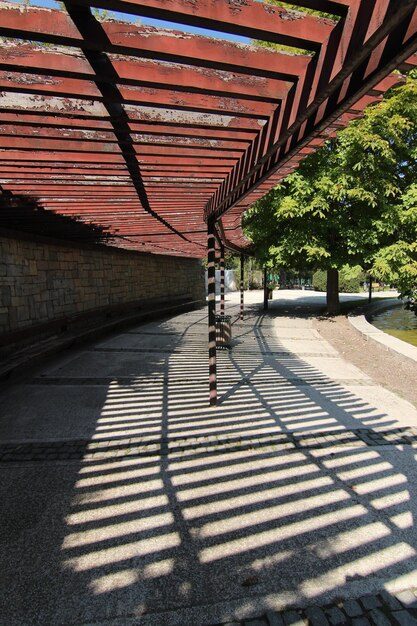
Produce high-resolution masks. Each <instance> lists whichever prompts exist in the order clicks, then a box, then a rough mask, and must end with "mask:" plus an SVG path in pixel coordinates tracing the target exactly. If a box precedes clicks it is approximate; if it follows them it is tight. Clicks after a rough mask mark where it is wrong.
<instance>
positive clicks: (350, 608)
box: [343, 600, 363, 617]
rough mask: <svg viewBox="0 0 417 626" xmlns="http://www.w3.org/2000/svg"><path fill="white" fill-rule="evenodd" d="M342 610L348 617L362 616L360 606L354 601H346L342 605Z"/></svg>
mask: <svg viewBox="0 0 417 626" xmlns="http://www.w3.org/2000/svg"><path fill="white" fill-rule="evenodd" d="M343 610H344V611H345V613H346V614H347V615H349V617H358V615H362V613H363V609H362V607H361V605H360V604H359V602H356V600H346V602H344V603H343Z"/></svg>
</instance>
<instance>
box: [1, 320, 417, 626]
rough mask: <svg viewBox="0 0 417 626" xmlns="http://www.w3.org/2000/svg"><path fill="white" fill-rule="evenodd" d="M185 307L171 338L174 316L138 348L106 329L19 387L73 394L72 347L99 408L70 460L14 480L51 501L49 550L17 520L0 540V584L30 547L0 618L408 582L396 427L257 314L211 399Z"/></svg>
mask: <svg viewBox="0 0 417 626" xmlns="http://www.w3.org/2000/svg"><path fill="white" fill-rule="evenodd" d="M189 319H190V320H194V322H193V323H192V324H190V326H189V329H190V334H189V335H187V332H185V333H184V332H179V334H178V335H176V334H175V326H176V322H175V319H174V320H171V321H169V320H168V321H163V322H160V323H154V324H152V325H147V326H145V327H142V329H138V330H137V331H132V332H131V333H128V334H127V335H129V339H130V340H131V341H132V338H133V340H135V339H139V340H141V341H147V342H148V344H147V345H146V346H142V348H140V347H138V348H136V352H123V342H124V340H125V338H126V337H127V335H121V336H120V337H119V338H117V337H113V338H112V339H110V340H108V341H107V342H101V344H99V345H97V346H96V348H97V349H96V350H93V351H91V352H86V353H84V354H83V355H80V356H79V357H78V358H76V359H72V360H71V359H70V360H68V361H67V362H66V363H64V365H63V366H62V367H61V368H60V369H56V370H55V371H49V372H46V375H45V376H43V377H41V378H40V379H38V380H36V381H33V383H36V385H37V386H38V388H39V389H41V388H43V389H45V392H46V393H47V392H48V390H49V391H50V390H51V389H52V388H54V387H56V386H57V385H58V386H60V388H65V387H67V388H70V389H73V390H74V385H75V384H76V379H77V375H76V374H74V372H76V370H77V368H78V369H79V368H80V361H81V360H82V359H84V366H83V377H82V379H83V382H84V386H85V388H86V389H88V388H89V389H94V388H95V387H96V388H100V397H101V398H102V406H101V408H100V411H99V416H98V417H97V416H96V418H95V422H96V423H93V421H91V423H90V424H88V429H89V431H90V436H89V437H88V438H85V439H84V440H83V441H84V448H83V450H82V454H81V457H82V459H81V460H80V461H71V463H65V459H64V460H63V461H62V462H61V463H58V465H57V467H56V468H55V469H54V466H52V467H51V466H48V464H41V465H38V466H37V472H36V474H37V476H36V479H35V480H34V479H33V478H32V479H31V480H30V479H29V478H28V477H29V475H30V473H31V472H33V467H31V466H29V467H26V468H24V467H23V466H22V469H21V470H20V473H19V472H18V475H17V477H16V475H15V476H14V480H15V481H17V482H15V484H14V487H15V489H17V490H18V492H19V493H20V494H21V497H22V499H23V502H24V501H27V500H30V497H31V496H30V494H29V493H28V488H29V485H31V488H32V489H34V490H33V492H32V493H33V494H36V490H37V489H39V490H40V489H41V488H42V485H43V488H44V490H46V494H47V493H48V489H49V488H50V489H51V493H52V490H54V491H53V493H54V501H53V502H49V501H48V499H47V497H46V495H43V496H42V498H41V500H43V504H44V505H45V513H44V515H45V516H48V518H49V521H48V523H47V524H46V527H48V525H49V534H48V543H49V550H48V551H44V550H43V548H45V545H44V542H45V541H46V539H44V538H42V537H38V533H39V520H38V521H37V523H36V524H33V528H32V526H31V523H30V519H31V518H30V515H29V518H27V520H26V521H27V524H26V525H25V527H24V528H23V530H22V532H21V533H20V534H18V536H15V537H13V540H12V541H11V542H9V544H8V545H7V546H3V547H4V548H5V554H4V555H3V557H4V556H7V558H6V559H3V562H4V563H5V566H4V577H5V580H9V579H12V577H13V572H15V571H16V567H17V562H16V561H17V560H18V559H19V557H20V556H21V553H22V550H23V549H24V548H28V549H29V552H30V554H31V556H32V557H33V560H30V561H27V560H25V561H20V562H19V585H21V586H23V587H25V588H26V589H31V597H33V598H34V602H33V603H32V604H30V603H29V604H28V598H27V597H25V596H24V595H23V596H22V595H21V596H20V601H18V602H16V603H15V602H13V603H10V606H9V607H6V609H5V611H6V612H5V613H4V616H5V619H6V618H7V623H8V624H10V625H12V624H19V625H21V624H22V623H29V621H30V622H31V623H48V624H51V625H52V624H58V623H74V622H75V623H89V622H91V621H94V622H97V623H106V624H107V623H110V624H116V623H117V624H118V623H124V624H128V623H135V620H137V619H139V617H140V620H141V624H161V625H162V624H210V623H215V622H220V621H222V620H223V621H224V620H226V619H231V617H233V616H234V617H235V618H244V617H247V616H250V615H253V614H257V613H261V612H262V611H264V610H267V609H271V608H275V609H278V608H282V607H284V606H306V605H311V604H323V603H326V602H328V601H330V600H334V599H336V598H346V597H355V596H360V595H363V594H364V593H365V592H378V591H380V590H382V589H384V588H385V589H388V590H389V591H393V590H395V589H399V588H404V587H405V586H406V585H407V581H410V580H412V579H414V580H415V575H416V568H415V549H416V539H417V538H416V535H415V531H414V529H413V511H414V508H415V501H416V497H417V493H416V488H415V484H414V483H415V481H413V476H414V464H415V457H414V449H413V438H412V436H411V437H410V433H408V435H405V434H404V432H402V431H403V430H404V429H401V428H399V425H398V422H396V420H395V419H393V418H392V416H389V415H387V414H384V412H382V411H380V410H378V408H377V407H375V406H372V405H370V404H369V403H368V402H367V401H366V400H364V399H363V398H361V397H360V396H359V395H356V394H355V393H353V392H352V391H350V390H349V389H346V386H345V385H344V384H343V381H337V380H332V379H331V378H330V377H328V376H326V375H324V374H323V373H322V372H321V371H320V370H318V369H316V368H314V367H312V366H311V364H309V363H308V362H307V361H305V360H304V359H303V358H301V357H300V356H297V355H296V354H287V352H288V350H281V351H280V350H278V348H279V347H280V345H279V344H280V341H279V339H277V338H276V337H273V336H272V333H271V332H268V328H267V325H266V322H265V321H264V323H263V325H258V324H255V327H254V329H253V332H254V333H255V338H256V340H255V341H252V344H253V345H252V344H251V345H249V346H248V345H245V344H244V342H243V341H242V344H240V346H239V347H237V348H236V349H235V350H232V351H231V352H222V353H220V354H219V373H220V383H219V390H220V395H221V400H222V401H221V403H220V405H219V406H218V407H217V408H215V409H213V408H209V407H208V406H207V383H206V368H202V369H201V370H200V366H201V360H202V359H201V355H202V354H203V353H204V345H202V344H201V343H200V342H201V339H199V333H198V330H199V328H200V327H201V329H202V330H203V329H204V327H205V320H204V319H203V316H201V315H200V316H198V314H189ZM264 319H265V318H264ZM153 332H158V335H159V337H161V336H162V335H163V333H166V335H165V339H167V340H168V339H169V338H171V339H172V340H173V343H172V344H170V345H169V346H168V347H167V349H166V351H165V352H163V351H162V350H161V351H159V352H157V351H156V350H157V348H154V350H155V351H154V352H152V351H150V350H151V348H150V344H149V342H150V341H151V339H152V337H155V336H154V335H152V333H153ZM203 332H204V330H203ZM242 336H244V335H242ZM117 341H118V342H119V357H118V358H119V359H120V358H121V360H119V361H118V363H115V362H113V372H110V369H111V366H112V359H114V358H115V357H114V355H115V354H116V352H115V350H116V348H115V342H117ZM106 345H107V348H108V349H109V350H110V352H107V353H106V352H105V350H106ZM199 346H200V348H199ZM182 348H184V351H183V350H182ZM112 350H113V352H112ZM130 350H135V348H134V347H131V348H130ZM200 351H201V354H200ZM282 353H285V354H282ZM120 354H123V356H122V357H120ZM132 355H133V356H134V359H135V360H132V358H133V357H132ZM104 356H105V358H106V359H107V360H108V367H109V371H108V372H104V374H103V376H102V377H100V378H98V377H97V376H95V377H94V376H90V377H89V376H88V372H87V375H86V359H90V360H91V363H90V364H91V368H92V370H91V373H93V368H96V367H97V361H96V360H94V359H96V358H97V357H99V358H103V357H104ZM148 357H150V361H148V360H147V359H148ZM138 359H140V360H141V362H142V363H145V367H144V369H143V370H141V373H138V374H137V375H136V376H135V375H132V372H133V368H134V367H135V366H136V367H137V364H138V362H139V361H138ZM135 364H136V365H135ZM203 369H204V378H203ZM117 370H118V371H119V373H117ZM106 380H107V381H108V384H107V385H106V386H105V388H106V393H105V396H104V395H103V386H104V385H105V381H106ZM79 382H81V377H80V381H79ZM347 382H349V381H347ZM350 382H352V381H350ZM88 386H89V387H88ZM32 388H33V387H32ZM370 433H376V434H377V433H379V436H380V439H379V440H375V442H374V443H373V442H372V438H369V436H368V435H369V434H370ZM407 436H408V439H407ZM337 437H339V439H337ZM384 437H385V439H384ZM389 437H391V440H392V443H393V444H394V445H395V444H396V445H395V447H392V446H391V445H387V444H388V443H389ZM404 437H405V438H404ZM381 444H383V445H381ZM67 460H69V459H67ZM33 480H34V482H35V487H33ZM43 481H45V483H46V487H45V485H44V484H43ZM57 483H59V484H61V489H59V488H58V486H57ZM5 486H6V487H7V481H6V483H5ZM35 508H36V507H35ZM30 509H31V507H29V509H28V510H30ZM19 513H20V514H21V513H22V510H21V507H20V506H17V507H16V515H17V514H19ZM11 515H12V518H11V519H10V520H9V532H10V531H11V529H12V528H13V511H12V512H11ZM3 523H4V521H3ZM44 523H45V520H44ZM19 527H21V524H20V523H19ZM16 542H17V543H16ZM19 542H20V545H18V544H19ZM36 542H38V544H36ZM35 544H36V545H35ZM35 577H36V580H35ZM46 597H47V598H46ZM42 598H45V601H44V602H39V599H42ZM62 616H64V619H63V617H62ZM25 620H27V621H26V622H25ZM31 620H33V622H32V621H31ZM36 620H37V621H36Z"/></svg>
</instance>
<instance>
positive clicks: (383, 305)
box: [348, 302, 417, 364]
mask: <svg viewBox="0 0 417 626" xmlns="http://www.w3.org/2000/svg"><path fill="white" fill-rule="evenodd" d="M399 306H403V303H402V302H376V303H371V304H370V305H368V306H365V307H363V308H362V311H363V313H362V314H361V315H353V314H351V315H348V320H349V323H350V325H351V326H352V327H353V328H354V329H355V330H356V331H357V332H358V333H360V334H361V335H362V336H363V337H365V338H366V340H367V341H373V342H374V343H376V344H377V345H379V346H380V347H381V348H383V349H385V350H386V351H388V352H392V353H394V354H397V355H398V356H400V357H401V358H402V359H403V360H405V361H411V362H412V363H414V364H416V363H417V347H415V346H412V345H411V344H409V343H406V342H405V341H402V340H401V339H397V337H392V336H391V335H388V334H387V333H384V331H383V330H380V329H379V328H376V326H374V325H373V324H371V323H370V322H368V320H367V319H366V318H367V316H369V315H371V314H373V313H375V312H376V311H383V310H385V309H391V308H396V307H399Z"/></svg>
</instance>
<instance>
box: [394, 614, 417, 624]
mask: <svg viewBox="0 0 417 626" xmlns="http://www.w3.org/2000/svg"><path fill="white" fill-rule="evenodd" d="M392 616H393V617H394V618H395V620H396V624H398V625H399V626H417V620H416V619H414V617H412V616H411V615H410V613H409V612H408V611H394V612H393V613H392Z"/></svg>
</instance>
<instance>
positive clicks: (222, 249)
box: [220, 243, 224, 315]
mask: <svg viewBox="0 0 417 626" xmlns="http://www.w3.org/2000/svg"><path fill="white" fill-rule="evenodd" d="M220 315H224V245H223V244H222V243H221V244H220Z"/></svg>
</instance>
